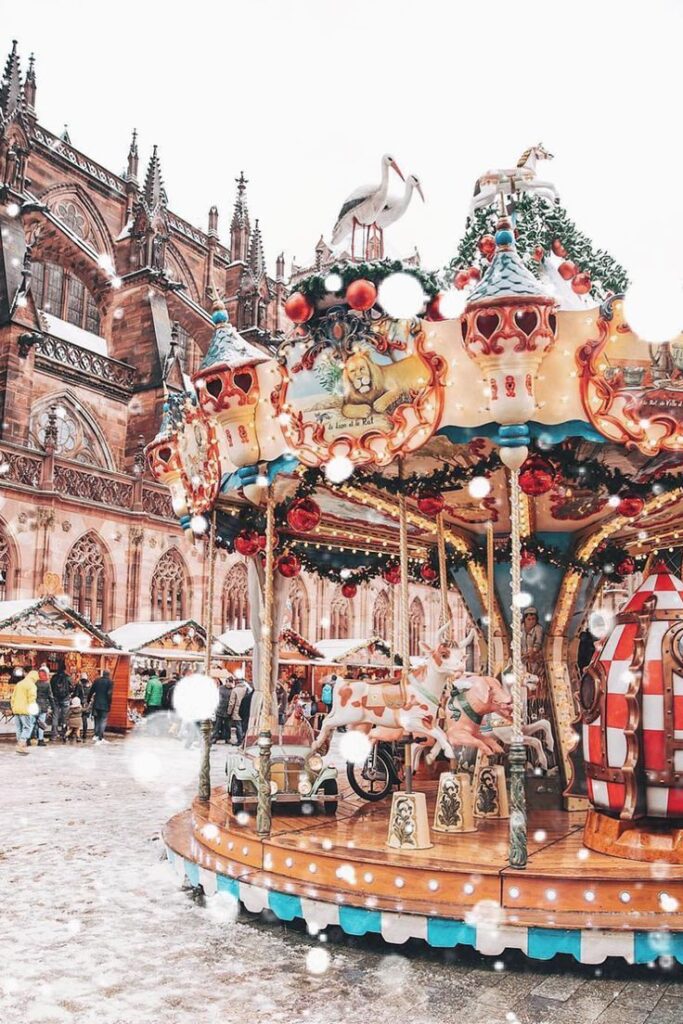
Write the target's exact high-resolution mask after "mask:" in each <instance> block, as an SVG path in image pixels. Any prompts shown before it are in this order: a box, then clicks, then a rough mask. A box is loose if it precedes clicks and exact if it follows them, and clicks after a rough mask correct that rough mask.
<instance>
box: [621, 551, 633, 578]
mask: <svg viewBox="0 0 683 1024" xmlns="http://www.w3.org/2000/svg"><path fill="white" fill-rule="evenodd" d="M635 571H636V563H635V560H634V559H633V558H631V556H630V555H628V556H627V557H626V558H622V560H621V562H619V564H618V565H617V572H618V574H619V575H620V576H633V573H634V572H635Z"/></svg>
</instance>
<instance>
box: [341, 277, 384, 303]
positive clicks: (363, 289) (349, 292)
mask: <svg viewBox="0 0 683 1024" xmlns="http://www.w3.org/2000/svg"><path fill="white" fill-rule="evenodd" d="M376 299H377V289H376V288H375V286H374V284H373V283H372V281H366V280H365V279H364V278H361V279H360V280H358V281H352V282H351V284H350V285H349V286H348V288H347V289H346V301H347V302H348V304H349V306H350V307H351V309H362V310H365V309H372V307H373V306H374V305H375V300H376Z"/></svg>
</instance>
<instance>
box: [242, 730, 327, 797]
mask: <svg viewBox="0 0 683 1024" xmlns="http://www.w3.org/2000/svg"><path fill="white" fill-rule="evenodd" d="M258 759H259V748H258V744H256V743H254V744H251V745H249V746H247V747H246V748H245V749H244V750H240V751H237V752H236V753H234V754H230V755H229V756H228V759H227V761H226V765H225V771H226V774H227V777H228V780H227V781H228V792H229V793H230V798H231V802H232V809H233V813H235V814H239V813H240V811H243V810H252V809H255V807H256V802H257V793H258ZM270 771H271V783H270V786H271V793H272V801H273V803H275V804H291V803H298V804H300V805H301V808H302V810H304V809H306V810H307V811H311V810H313V808H314V807H315V806H316V805H321V806H322V807H323V808H324V811H325V814H328V815H333V814H336V813H337V802H338V786H337V769H336V768H334V767H333V766H332V765H324V764H323V758H322V757H321V755H320V754H316V753H311V750H310V747H307V746H303V745H301V744H293V743H287V742H283V743H274V744H273V746H272V748H271V752H270Z"/></svg>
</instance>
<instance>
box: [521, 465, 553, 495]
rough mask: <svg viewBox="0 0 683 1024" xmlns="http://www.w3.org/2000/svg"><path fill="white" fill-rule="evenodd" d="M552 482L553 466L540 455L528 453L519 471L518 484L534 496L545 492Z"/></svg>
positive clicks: (526, 492)
mask: <svg viewBox="0 0 683 1024" xmlns="http://www.w3.org/2000/svg"><path fill="white" fill-rule="evenodd" d="M554 483H555V467H554V466H553V464H552V462H548V460H547V459H544V458H543V457H542V456H540V455H530V456H529V457H528V459H527V460H526V462H525V463H524V465H523V466H522V468H521V469H520V471H519V486H520V487H521V488H522V490H523V491H524V493H525V494H529V495H531V496H532V497H534V498H537V497H538V496H539V494H547V492H548V491H549V490H550V489H551V487H552V486H553V484H554Z"/></svg>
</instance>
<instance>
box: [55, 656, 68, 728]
mask: <svg viewBox="0 0 683 1024" xmlns="http://www.w3.org/2000/svg"><path fill="white" fill-rule="evenodd" d="M71 685H72V684H71V676H70V675H69V673H68V672H67V671H66V669H65V667H64V662H60V663H59V665H58V667H57V671H56V672H55V674H54V675H53V677H52V694H53V696H54V699H55V707H54V711H53V712H52V742H53V743H54V741H55V740H56V739H57V733H59V735H60V736H61V738H62V743H66V723H67V720H68V718H69V708H70V707H71Z"/></svg>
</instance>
